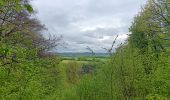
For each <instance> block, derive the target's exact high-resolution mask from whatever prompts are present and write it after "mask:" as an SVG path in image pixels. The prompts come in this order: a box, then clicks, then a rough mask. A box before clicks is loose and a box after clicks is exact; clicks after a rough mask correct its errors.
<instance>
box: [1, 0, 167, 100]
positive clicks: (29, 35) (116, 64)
mask: <svg viewBox="0 0 170 100" xmlns="http://www.w3.org/2000/svg"><path fill="white" fill-rule="evenodd" d="M42 2H43V1H42ZM34 14H35V11H34V9H33V8H32V6H31V5H30V3H29V0H0V100H169V99H170V0H148V2H147V4H146V5H145V6H144V7H143V8H142V9H141V11H140V12H139V13H138V15H136V16H135V17H134V21H133V22H132V25H131V27H130V28H129V31H130V32H131V34H129V37H128V39H127V41H126V42H125V43H124V44H120V46H119V47H117V48H116V52H114V53H112V52H109V50H108V54H110V56H109V58H105V57H103V58H101V59H97V57H96V58H95V56H94V57H93V58H92V60H90V61H88V60H87V59H88V58H87V57H85V58H83V60H82V61H81V59H79V61H77V60H74V61H73V60H70V61H63V60H62V57H59V56H57V55H54V53H49V52H48V51H50V50H52V49H53V48H57V46H58V45H59V44H60V41H61V37H57V36H49V38H45V37H43V35H42V32H45V30H47V29H46V27H45V26H44V25H43V24H41V23H40V22H39V20H38V19H36V18H35V17H34ZM115 42H116V39H115V40H114V41H113V44H111V45H112V47H113V45H114V43H115ZM111 49H113V48H111ZM86 58H87V59H86ZM84 59H86V60H84ZM96 59H97V60H96Z"/></svg>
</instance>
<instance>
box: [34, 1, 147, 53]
mask: <svg viewBox="0 0 170 100" xmlns="http://www.w3.org/2000/svg"><path fill="white" fill-rule="evenodd" d="M145 2H146V0H34V1H32V5H33V6H34V8H35V9H36V10H37V11H38V13H37V15H36V16H37V17H38V19H40V21H41V22H42V23H43V24H45V25H46V27H47V28H48V29H49V32H50V33H52V34H56V35H60V34H61V35H63V37H64V40H65V42H67V44H68V45H66V46H67V48H59V52H65V51H68V52H69V51H70V52H72V51H74V52H80V51H81V52H85V51H87V50H86V46H90V47H91V48H93V49H94V50H96V51H97V52H102V51H103V49H102V48H101V47H109V46H111V44H112V41H113V39H114V37H115V36H116V35H119V37H118V39H117V43H121V42H123V41H124V40H125V39H127V35H126V34H128V28H129V27H130V24H131V22H132V20H133V17H134V16H135V14H137V13H138V11H139V10H140V7H141V6H142V5H143V4H144V3H145Z"/></svg>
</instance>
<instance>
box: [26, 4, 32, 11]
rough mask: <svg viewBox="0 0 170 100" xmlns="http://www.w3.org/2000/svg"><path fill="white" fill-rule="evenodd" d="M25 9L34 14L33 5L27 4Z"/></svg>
mask: <svg viewBox="0 0 170 100" xmlns="http://www.w3.org/2000/svg"><path fill="white" fill-rule="evenodd" d="M24 7H25V8H26V9H27V10H28V11H29V12H30V13H31V12H33V8H32V6H31V5H29V4H25V5H24Z"/></svg>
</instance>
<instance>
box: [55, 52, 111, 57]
mask: <svg viewBox="0 0 170 100" xmlns="http://www.w3.org/2000/svg"><path fill="white" fill-rule="evenodd" d="M58 54H59V55H60V56H63V57H81V56H85V57H87V56H94V55H92V54H91V53H88V52H84V53H72V52H69V53H68V52H67V53H58ZM95 56H97V57H107V56H109V55H108V53H96V54H95Z"/></svg>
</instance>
